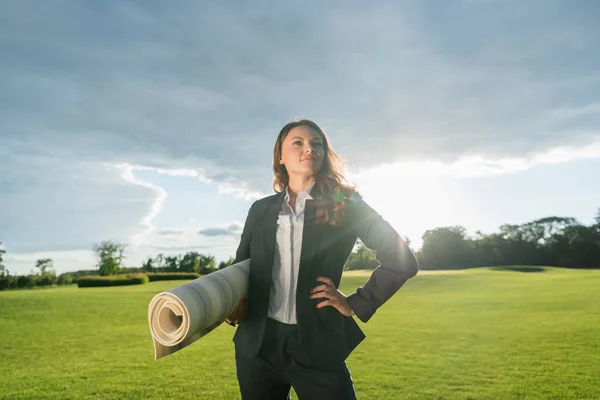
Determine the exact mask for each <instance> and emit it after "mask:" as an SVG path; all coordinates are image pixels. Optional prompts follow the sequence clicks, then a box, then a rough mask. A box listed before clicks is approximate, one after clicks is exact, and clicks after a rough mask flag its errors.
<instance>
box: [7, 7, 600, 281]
mask: <svg viewBox="0 0 600 400" xmlns="http://www.w3.org/2000/svg"><path fill="white" fill-rule="evenodd" d="M599 19H600V3H598V2H597V1H594V0H587V1H586V0H582V1H578V2H577V3H576V5H574V3H572V2H568V1H554V0H544V1H541V0H540V1H535V0H532V1H526V2H523V1H512V0H449V1H444V2H441V1H435V0H418V1H417V0H415V1H377V2H365V1H355V0H350V1H330V2H319V1H303V2H298V1H291V2H265V1H253V2H235V3H233V2H226V1H224V2H198V1H191V0H190V1H184V0H182V1H178V2H162V1H157V0H149V1H126V0H118V1H117V0H107V1H102V2H69V1H61V0H50V1H44V2H39V1H37V2H33V1H28V0H21V1H18V2H17V1H4V2H0V54H2V57H1V61H0V121H2V122H1V124H0V160H2V162H1V163H0V241H1V242H2V243H3V245H2V246H3V248H4V249H5V250H6V252H7V253H6V255H5V265H6V267H7V268H8V270H9V271H10V272H11V273H12V274H26V273H29V272H30V271H31V270H32V269H33V266H34V264H35V260H37V259H39V258H46V257H50V258H52V259H53V261H54V266H55V269H56V271H57V272H58V273H61V272H66V271H74V270H80V269H92V268H95V264H96V259H95V257H94V253H93V251H92V249H93V247H94V245H95V244H97V243H99V242H101V241H103V240H115V241H119V242H122V243H125V244H126V245H127V251H126V257H127V258H126V260H125V265H126V266H139V265H140V264H141V262H142V261H143V260H144V259H145V258H146V257H153V256H155V255H157V254H158V253H163V254H182V253H184V252H186V251H192V250H195V251H199V252H202V253H208V254H212V255H214V256H215V258H216V259H217V261H220V260H225V259H227V258H228V257H229V256H232V255H234V253H235V249H236V247H237V244H238V242H239V236H240V232H241V228H242V226H243V223H244V221H245V218H246V216H247V212H248V208H249V207H250V205H251V204H252V202H254V201H255V200H257V199H259V198H261V197H264V196H267V195H269V194H271V193H273V191H272V170H271V163H272V151H273V145H274V142H275V139H276V137H277V134H278V133H279V130H280V129H281V127H282V126H283V125H285V124H286V123H287V122H289V121H292V120H295V119H299V118H310V119H313V120H314V121H316V122H317V123H318V124H320V125H321V126H322V127H323V128H324V129H325V131H327V133H328V135H329V136H330V138H331V141H332V146H333V148H334V149H335V150H336V151H337V152H338V153H339V154H340V155H341V156H342V157H344V159H345V160H346V167H347V177H348V180H349V182H350V183H353V184H356V186H357V188H358V190H359V192H360V193H361V194H362V196H363V198H364V199H365V201H367V203H369V204H370V205H371V206H372V207H373V208H375V210H376V211H377V212H378V213H380V214H381V215H382V216H383V217H384V218H385V219H386V220H387V221H389V222H390V223H391V224H392V226H394V228H396V230H397V231H398V232H399V233H400V234H401V235H403V236H406V237H408V238H409V239H410V240H411V242H412V246H413V247H414V248H415V249H418V248H419V247H420V245H421V237H422V235H423V233H424V232H425V231H426V230H427V229H433V228H436V227H441V226H451V225H461V226H464V227H465V228H466V229H467V231H468V232H469V234H475V233H476V232H477V231H481V232H483V233H492V232H495V231H497V230H498V229H499V227H500V225H502V224H505V223H511V224H519V223H524V222H528V221H531V220H534V219H537V218H542V217H546V216H551V215H557V216H569V217H575V218H576V219H577V220H578V221H579V222H580V223H582V224H586V225H587V224H590V223H592V221H593V218H594V216H595V214H596V212H597V211H598V209H599V208H600V184H598V183H597V182H598V181H599V178H598V177H600V49H599V48H598V47H599V45H598V43H600V27H599V25H598V24H597V21H598V20H599Z"/></svg>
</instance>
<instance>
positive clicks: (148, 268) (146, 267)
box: [142, 257, 154, 272]
mask: <svg viewBox="0 0 600 400" xmlns="http://www.w3.org/2000/svg"><path fill="white" fill-rule="evenodd" d="M153 263H154V260H153V259H152V257H148V259H147V260H146V261H145V262H144V263H143V264H142V271H143V272H152V271H154V265H153Z"/></svg>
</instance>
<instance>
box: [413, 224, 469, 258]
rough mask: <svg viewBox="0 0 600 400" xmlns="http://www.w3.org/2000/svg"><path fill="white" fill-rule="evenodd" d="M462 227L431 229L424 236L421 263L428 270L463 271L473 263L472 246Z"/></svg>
mask: <svg viewBox="0 0 600 400" xmlns="http://www.w3.org/2000/svg"><path fill="white" fill-rule="evenodd" d="M466 236H467V231H466V229H465V228H464V227H462V226H450V227H441V228H436V229H430V230H427V231H425V233H424V234H423V246H422V247H421V252H420V253H421V256H420V263H422V266H423V268H425V269H427V268H429V269H462V268H467V267H468V266H469V265H470V264H471V262H472V257H473V253H472V246H471V243H470V242H469V241H468V240H467V238H466Z"/></svg>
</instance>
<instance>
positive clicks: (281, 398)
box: [236, 318, 356, 400]
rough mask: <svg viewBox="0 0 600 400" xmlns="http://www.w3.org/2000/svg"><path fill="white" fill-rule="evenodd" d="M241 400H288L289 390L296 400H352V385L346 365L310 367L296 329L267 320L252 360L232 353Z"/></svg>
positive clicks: (289, 397) (353, 398)
mask: <svg viewBox="0 0 600 400" xmlns="http://www.w3.org/2000/svg"><path fill="white" fill-rule="evenodd" d="M236 368H237V378H238V383H239V386H240V392H241V395H242V400H259V399H260V400H289V399H291V395H290V389H291V388H292V387H293V388H294V390H295V391H296V394H297V395H298V398H299V399H300V400H305V399H309V400H336V399H339V400H355V399H356V394H355V391H354V382H353V381H352V376H351V374H350V371H349V370H348V367H347V365H346V362H341V363H340V365H339V367H336V368H328V369H323V368H319V366H318V365H311V363H310V362H309V361H308V359H307V357H306V355H305V352H304V351H303V349H302V345H301V343H300V339H299V336H298V330H297V327H296V325H288V324H284V323H281V322H279V321H276V320H274V319H271V318H269V319H268V320H267V326H266V331H265V337H264V340H263V344H262V347H261V349H260V351H259V353H258V355H257V356H256V357H253V358H246V357H244V356H243V355H241V354H238V353H237V352H236Z"/></svg>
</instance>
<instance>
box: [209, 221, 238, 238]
mask: <svg viewBox="0 0 600 400" xmlns="http://www.w3.org/2000/svg"><path fill="white" fill-rule="evenodd" d="M242 229H243V226H242V224H239V223H233V224H231V225H229V226H227V227H220V226H218V227H217V226H215V227H208V228H203V229H199V230H198V234H199V235H203V236H230V235H239V234H240V233H242Z"/></svg>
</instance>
